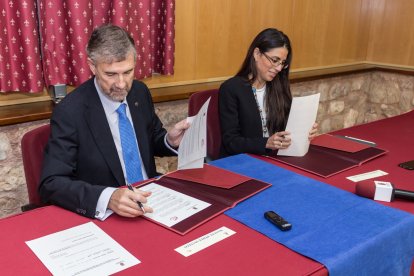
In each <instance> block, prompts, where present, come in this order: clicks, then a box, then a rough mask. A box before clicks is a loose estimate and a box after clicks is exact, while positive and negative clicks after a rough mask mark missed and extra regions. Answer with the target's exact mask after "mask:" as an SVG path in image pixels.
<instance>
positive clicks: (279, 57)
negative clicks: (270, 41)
mask: <svg viewBox="0 0 414 276" xmlns="http://www.w3.org/2000/svg"><path fill="white" fill-rule="evenodd" d="M287 56H288V50H287V49H286V48H284V47H279V48H273V49H270V50H269V51H267V52H264V53H261V52H260V50H259V48H256V49H255V50H254V58H255V60H256V69H257V82H258V84H264V83H265V82H267V81H271V80H273V79H274V78H275V77H276V75H277V74H278V73H279V72H280V71H282V70H283V68H284V67H285V62H286V58H287Z"/></svg>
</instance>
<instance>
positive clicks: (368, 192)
mask: <svg viewBox="0 0 414 276" xmlns="http://www.w3.org/2000/svg"><path fill="white" fill-rule="evenodd" d="M378 182H379V183H380V184H379V185H384V184H381V183H389V182H380V181H378ZM378 182H377V183H378ZM389 184H390V185H391V187H392V188H391V189H392V190H391V193H389V194H387V193H386V195H385V199H384V200H382V201H387V202H390V201H392V200H394V198H401V199H406V200H410V201H414V192H412V191H406V190H400V189H395V188H394V186H392V184H391V183H389ZM377 190H378V188H377V185H376V184H375V182H374V181H372V180H370V181H361V182H358V183H357V184H356V190H355V193H356V194H357V195H359V196H363V197H367V198H371V199H375V193H376V192H377Z"/></svg>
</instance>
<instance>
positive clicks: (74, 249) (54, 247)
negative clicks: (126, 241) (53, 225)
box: [26, 222, 140, 275]
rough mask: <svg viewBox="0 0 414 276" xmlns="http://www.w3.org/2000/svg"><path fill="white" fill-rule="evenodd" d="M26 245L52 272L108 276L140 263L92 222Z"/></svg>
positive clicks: (54, 273) (56, 273)
mask: <svg viewBox="0 0 414 276" xmlns="http://www.w3.org/2000/svg"><path fill="white" fill-rule="evenodd" d="M26 244H27V245H28V246H29V247H30V249H31V250H32V251H33V252H34V253H35V254H36V256H37V257H38V258H39V259H40V260H41V261H42V263H43V264H44V265H45V266H46V267H47V268H48V269H49V271H50V272H51V273H52V274H53V275H109V274H113V273H116V272H119V271H121V270H124V269H126V268H128V267H131V266H133V265H136V264H139V263H140V261H139V260H138V259H137V258H135V257H134V256H133V255H131V253H129V252H128V251H126V250H125V248H123V247H122V246H121V245H120V244H119V243H117V242H116V241H115V240H113V239H112V238H111V237H110V236H109V235H108V234H106V233H105V232H104V231H103V230H102V229H101V228H99V227H98V226H97V225H96V224H94V223H93V222H88V223H85V224H82V225H79V226H75V227H73V228H69V229H67V230H63V231H60V232H56V233H53V234H50V235H47V236H44V237H41V238H38V239H35V240H31V241H27V242H26Z"/></svg>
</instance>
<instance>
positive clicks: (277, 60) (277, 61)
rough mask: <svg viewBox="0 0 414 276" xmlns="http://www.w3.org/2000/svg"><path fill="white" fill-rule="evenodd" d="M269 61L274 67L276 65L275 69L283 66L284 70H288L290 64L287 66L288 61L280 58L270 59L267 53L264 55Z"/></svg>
mask: <svg viewBox="0 0 414 276" xmlns="http://www.w3.org/2000/svg"><path fill="white" fill-rule="evenodd" d="M262 54H263V55H264V56H265V57H266V58H267V59H268V60H269V61H270V63H271V64H272V65H274V66H275V67H278V66H279V65H282V68H283V69H286V68H288V66H289V64H286V60H280V58H278V57H276V58H272V57H269V56H268V55H266V53H262Z"/></svg>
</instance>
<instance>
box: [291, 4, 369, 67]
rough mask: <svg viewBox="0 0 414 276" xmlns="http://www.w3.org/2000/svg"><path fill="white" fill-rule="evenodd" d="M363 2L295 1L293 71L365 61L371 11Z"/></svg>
mask: <svg viewBox="0 0 414 276" xmlns="http://www.w3.org/2000/svg"><path fill="white" fill-rule="evenodd" d="M363 2H364V0H335V1H331V0H316V1H307V0H295V1H294V3H295V6H294V10H293V15H292V16H293V17H294V19H293V32H292V35H291V37H292V41H293V42H292V43H293V47H294V48H293V50H294V62H293V67H294V68H307V67H319V66H328V65H335V64H343V63H353V62H360V61H364V60H365V56H366V48H367V45H368V44H367V43H368V31H369V29H368V17H367V15H368V11H367V10H365V9H363Z"/></svg>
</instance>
